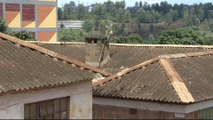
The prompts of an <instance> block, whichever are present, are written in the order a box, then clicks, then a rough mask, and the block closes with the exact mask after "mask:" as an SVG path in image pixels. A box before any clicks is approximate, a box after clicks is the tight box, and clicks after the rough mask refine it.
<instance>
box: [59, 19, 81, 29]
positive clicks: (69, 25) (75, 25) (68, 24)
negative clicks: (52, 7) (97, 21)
mask: <svg viewBox="0 0 213 120" xmlns="http://www.w3.org/2000/svg"><path fill="white" fill-rule="evenodd" d="M83 23H84V21H78V20H76V21H74V20H68V21H58V27H60V26H61V24H63V25H64V27H65V29H81V28H82V26H83Z"/></svg>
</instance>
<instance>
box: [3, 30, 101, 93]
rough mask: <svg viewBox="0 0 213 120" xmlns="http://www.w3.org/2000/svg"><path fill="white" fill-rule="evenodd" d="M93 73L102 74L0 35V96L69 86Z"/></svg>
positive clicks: (77, 62) (76, 62)
mask: <svg viewBox="0 0 213 120" xmlns="http://www.w3.org/2000/svg"><path fill="white" fill-rule="evenodd" d="M98 71H100V72H98ZM94 73H100V74H102V75H104V74H105V71H102V70H100V69H97V68H93V67H91V66H88V65H86V64H84V63H82V62H79V61H77V60H75V59H73V58H69V57H66V56H63V55H60V54H58V53H55V52H52V51H49V50H46V49H44V48H41V47H39V46H37V45H34V44H30V43H26V42H24V41H22V40H19V39H16V38H14V37H11V36H8V35H5V34H2V33H0V94H4V93H8V92H9V93H10V92H19V91H25V90H29V89H39V88H49V87H55V86H64V85H70V84H73V83H76V82H81V81H87V80H92V78H93V77H94Z"/></svg>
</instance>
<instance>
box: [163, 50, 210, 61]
mask: <svg viewBox="0 0 213 120" xmlns="http://www.w3.org/2000/svg"><path fill="white" fill-rule="evenodd" d="M206 55H213V50H209V51H202V52H188V53H176V54H164V55H160V56H159V57H160V58H161V59H177V58H188V57H200V56H206Z"/></svg>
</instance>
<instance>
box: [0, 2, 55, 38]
mask: <svg viewBox="0 0 213 120" xmlns="http://www.w3.org/2000/svg"><path fill="white" fill-rule="evenodd" d="M0 17H1V18H4V19H5V20H6V25H7V26H8V27H9V28H11V29H12V30H13V31H22V30H26V31H30V32H32V34H33V35H34V37H35V39H36V40H38V41H50V42H56V41H57V19H58V18H57V0H0Z"/></svg>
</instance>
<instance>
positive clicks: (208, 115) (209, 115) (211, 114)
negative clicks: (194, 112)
mask: <svg viewBox="0 0 213 120" xmlns="http://www.w3.org/2000/svg"><path fill="white" fill-rule="evenodd" d="M199 119H213V107H211V108H207V109H203V110H200V111H199Z"/></svg>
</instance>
